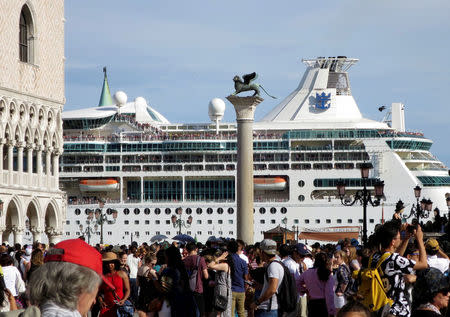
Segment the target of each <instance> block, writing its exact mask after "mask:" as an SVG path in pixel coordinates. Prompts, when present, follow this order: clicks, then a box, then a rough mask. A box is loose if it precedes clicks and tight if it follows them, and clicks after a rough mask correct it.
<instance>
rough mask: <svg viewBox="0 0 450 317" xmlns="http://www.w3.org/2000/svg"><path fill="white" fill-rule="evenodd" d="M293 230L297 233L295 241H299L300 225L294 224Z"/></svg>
mask: <svg viewBox="0 0 450 317" xmlns="http://www.w3.org/2000/svg"><path fill="white" fill-rule="evenodd" d="M292 231H294V233H295V243H298V234H299V230H298V226H296V225H293V226H292Z"/></svg>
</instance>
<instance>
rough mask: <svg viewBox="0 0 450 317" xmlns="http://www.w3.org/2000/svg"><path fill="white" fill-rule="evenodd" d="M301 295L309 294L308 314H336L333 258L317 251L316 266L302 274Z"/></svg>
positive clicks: (316, 316)
mask: <svg viewBox="0 0 450 317" xmlns="http://www.w3.org/2000/svg"><path fill="white" fill-rule="evenodd" d="M299 284H300V295H304V294H308V316H314V317H328V315H333V316H334V315H335V314H336V308H335V306H334V279H333V277H332V276H331V259H330V258H329V257H328V255H327V254H325V253H323V252H319V253H316V255H315V259H314V267H313V268H312V269H308V270H307V271H306V272H304V273H303V274H302V275H301V276H300V281H299Z"/></svg>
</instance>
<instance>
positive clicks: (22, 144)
mask: <svg viewBox="0 0 450 317" xmlns="http://www.w3.org/2000/svg"><path fill="white" fill-rule="evenodd" d="M25 146H26V143H25V142H23V141H20V142H16V147H18V148H19V149H23V148H24V147H25Z"/></svg>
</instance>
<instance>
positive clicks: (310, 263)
mask: <svg viewBox="0 0 450 317" xmlns="http://www.w3.org/2000/svg"><path fill="white" fill-rule="evenodd" d="M303 263H305V265H306V269H312V268H313V266H314V262H313V260H312V259H311V258H310V257H308V256H307V257H305V258H304V259H303Z"/></svg>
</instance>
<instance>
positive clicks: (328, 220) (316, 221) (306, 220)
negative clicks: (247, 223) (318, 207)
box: [261, 219, 375, 224]
mask: <svg viewBox="0 0 450 317" xmlns="http://www.w3.org/2000/svg"><path fill="white" fill-rule="evenodd" d="M311 221H312V220H311ZM311 221H310V220H309V219H304V223H305V224H309V223H310V222H311ZM314 222H315V223H320V222H321V221H320V219H315V220H314ZM325 222H326V223H331V219H325ZM369 222H370V223H375V220H374V219H369ZM261 223H262V222H261ZM294 223H295V224H298V223H299V221H298V219H295V220H294ZM336 223H342V219H336ZM347 223H353V219H347ZM358 223H363V220H362V219H358Z"/></svg>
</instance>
